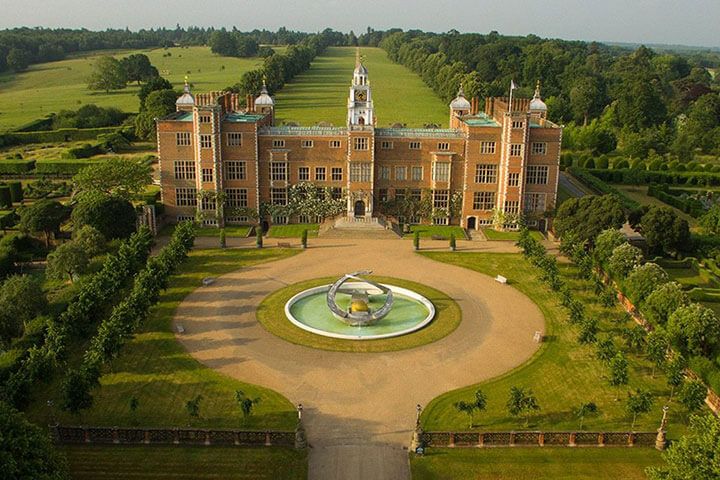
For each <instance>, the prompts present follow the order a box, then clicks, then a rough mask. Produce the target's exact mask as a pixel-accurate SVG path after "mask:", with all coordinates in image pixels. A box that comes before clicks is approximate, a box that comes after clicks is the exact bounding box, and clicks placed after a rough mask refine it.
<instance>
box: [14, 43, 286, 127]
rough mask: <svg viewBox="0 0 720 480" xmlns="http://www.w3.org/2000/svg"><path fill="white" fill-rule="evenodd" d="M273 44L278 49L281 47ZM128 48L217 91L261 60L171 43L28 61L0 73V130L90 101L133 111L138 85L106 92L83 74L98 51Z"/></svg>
mask: <svg viewBox="0 0 720 480" xmlns="http://www.w3.org/2000/svg"><path fill="white" fill-rule="evenodd" d="M273 48H275V50H276V51H277V50H279V51H282V50H283V48H282V47H280V48H279V49H278V48H277V47H273ZM133 53H142V54H145V55H147V56H148V57H149V58H150V62H151V63H152V64H153V65H154V66H155V67H157V69H158V71H159V72H160V75H161V76H163V77H164V78H166V79H167V80H169V81H170V82H171V83H172V84H173V85H174V86H175V87H176V88H178V89H179V88H180V87H181V86H182V84H183V82H184V78H185V76H186V75H187V76H188V78H189V80H190V83H191V84H192V85H193V90H194V91H196V92H207V91H210V90H221V89H224V88H226V87H229V86H231V85H234V84H235V83H237V82H238V81H239V80H240V76H241V75H242V74H243V73H244V72H246V71H248V70H252V69H254V68H257V67H258V66H260V65H261V64H262V59H261V58H232V57H220V56H218V55H215V54H213V53H212V52H210V48H209V47H175V48H168V49H162V48H157V49H152V50H120V51H117V50H116V51H103V52H93V53H91V54H85V55H82V56H76V57H74V58H69V59H66V60H61V61H58V62H50V63H42V64H38V65H32V66H31V67H30V68H29V69H28V70H27V71H26V72H22V73H19V74H3V75H0V131H3V130H8V129H12V128H14V127H18V126H20V125H23V124H25V123H27V122H30V121H32V120H35V119H38V118H42V117H44V116H45V115H48V114H49V113H53V112H58V111H60V110H63V109H65V110H75V109H77V108H79V107H80V106H82V105H85V104H90V103H94V104H96V105H99V106H102V107H116V108H119V109H121V110H123V111H126V112H137V110H138V106H139V103H138V102H139V101H138V98H137V93H138V90H139V88H138V87H137V86H134V85H128V87H127V88H125V89H124V90H118V91H116V92H110V93H108V94H106V93H105V92H93V91H90V90H88V89H87V79H88V77H89V76H90V73H91V72H92V67H93V63H94V61H95V60H96V59H97V58H98V57H99V56H103V55H113V56H115V57H117V58H122V57H126V56H128V55H131V54H133Z"/></svg>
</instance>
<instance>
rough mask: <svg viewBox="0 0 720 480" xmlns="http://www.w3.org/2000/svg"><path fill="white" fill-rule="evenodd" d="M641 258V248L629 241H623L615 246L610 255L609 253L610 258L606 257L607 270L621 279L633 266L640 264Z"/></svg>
mask: <svg viewBox="0 0 720 480" xmlns="http://www.w3.org/2000/svg"><path fill="white" fill-rule="evenodd" d="M642 259H643V254H642V250H640V249H639V248H637V247H634V246H632V245H630V244H629V243H623V244H622V245H620V246H618V247H615V249H614V250H613V252H612V255H610V259H608V270H609V271H610V273H611V274H612V275H613V277H615V278H618V279H622V278H625V276H626V275H627V274H628V273H630V272H631V271H632V269H633V268H635V267H637V266H638V265H640V262H642Z"/></svg>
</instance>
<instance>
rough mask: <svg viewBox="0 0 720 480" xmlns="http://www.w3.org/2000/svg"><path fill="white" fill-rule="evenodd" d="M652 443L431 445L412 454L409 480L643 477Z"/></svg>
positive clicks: (653, 455) (655, 458)
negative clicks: (603, 445)
mask: <svg viewBox="0 0 720 480" xmlns="http://www.w3.org/2000/svg"><path fill="white" fill-rule="evenodd" d="M659 464H662V459H661V457H660V452H658V451H656V450H654V449H652V448H622V447H617V448H615V447H607V448H549V447H543V448H484V449H472V448H456V449H450V448H433V449H430V450H429V451H428V454H427V455H425V456H424V457H416V456H414V455H411V458H410V466H411V469H412V478H413V480H431V479H432V480H450V479H453V480H455V479H471V478H472V479H476V478H477V479H483V480H561V479H566V480H595V479H620V478H622V479H624V480H641V479H642V480H644V479H645V478H647V477H646V476H645V468H646V467H649V466H655V465H659Z"/></svg>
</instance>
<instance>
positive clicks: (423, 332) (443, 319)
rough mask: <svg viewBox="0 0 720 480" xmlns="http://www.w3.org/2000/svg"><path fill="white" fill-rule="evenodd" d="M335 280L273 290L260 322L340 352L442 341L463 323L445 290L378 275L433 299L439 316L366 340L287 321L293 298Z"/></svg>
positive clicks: (306, 343) (280, 332)
mask: <svg viewBox="0 0 720 480" xmlns="http://www.w3.org/2000/svg"><path fill="white" fill-rule="evenodd" d="M335 280H337V277H327V278H316V279H313V280H308V281H305V282H299V283H295V284H292V285H288V286H287V287H284V288H281V289H280V290H277V291H275V292H273V293H271V294H270V295H268V296H267V297H266V298H265V299H264V300H263V301H262V302H261V303H260V305H259V306H258V310H257V319H258V321H259V322H260V323H261V324H262V326H263V327H264V328H265V329H266V330H268V331H269V332H270V333H272V334H273V335H277V336H278V337H280V338H282V339H284V340H287V341H288V342H291V343H295V344H298V345H304V346H306V347H311V348H319V349H322V350H333V351H337V352H391V351H395V350H405V349H408V348H414V347H417V346H420V345H425V344H427V343H432V342H434V341H436V340H439V339H441V338H443V337H445V336H447V335H449V334H450V333H451V332H452V331H453V330H455V329H456V328H457V327H458V325H460V320H461V319H462V312H461V310H460V307H459V306H458V304H457V303H455V301H454V300H452V299H451V298H450V297H448V296H447V295H445V294H444V293H442V292H441V291H439V290H435V289H434V288H430V287H428V286H426V285H422V284H419V283H415V282H411V281H409V280H401V279H398V278H391V277H380V276H374V277H373V280H375V281H376V282H384V283H390V284H392V285H397V286H399V287H404V288H409V289H412V290H414V291H416V292H418V293H419V294H421V295H423V296H424V297H425V298H427V299H429V300H430V301H431V302H432V303H433V305H434V306H435V318H434V319H433V321H432V322H430V324H429V325H427V326H426V327H424V328H422V329H420V330H418V331H416V332H413V333H410V334H408V335H402V336H400V337H395V338H381V339H378V340H363V341H361V342H358V341H354V340H342V339H339V338H330V337H323V336H321V335H316V334H314V333H310V332H308V331H305V330H302V329H300V328H298V327H296V326H295V325H293V324H292V323H290V322H288V321H287V318H286V317H285V310H284V309H285V304H286V303H287V301H288V300H289V299H290V297H292V296H293V295H296V294H298V293H300V292H301V291H303V290H305V289H308V288H311V287H317V286H319V285H328V284H330V283H332V282H334V281H335Z"/></svg>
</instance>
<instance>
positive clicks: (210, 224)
mask: <svg viewBox="0 0 720 480" xmlns="http://www.w3.org/2000/svg"><path fill="white" fill-rule="evenodd" d="M202 224H203V227H217V226H218V222H217V220H213V219H207V218H206V219H205V220H203V221H202Z"/></svg>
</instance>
